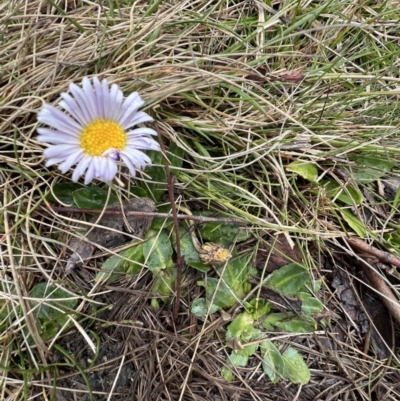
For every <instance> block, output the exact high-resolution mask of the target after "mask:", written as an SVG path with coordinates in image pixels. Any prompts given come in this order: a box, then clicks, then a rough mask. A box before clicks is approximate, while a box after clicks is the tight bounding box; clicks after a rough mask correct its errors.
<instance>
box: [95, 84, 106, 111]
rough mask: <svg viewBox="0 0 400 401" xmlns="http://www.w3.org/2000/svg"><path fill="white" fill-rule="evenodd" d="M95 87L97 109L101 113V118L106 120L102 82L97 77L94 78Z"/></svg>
mask: <svg viewBox="0 0 400 401" xmlns="http://www.w3.org/2000/svg"><path fill="white" fill-rule="evenodd" d="M93 86H94V90H95V95H96V107H97V110H98V113H99V117H101V118H105V116H106V113H105V109H104V96H103V89H102V87H101V82H100V81H99V79H98V78H97V77H94V78H93Z"/></svg>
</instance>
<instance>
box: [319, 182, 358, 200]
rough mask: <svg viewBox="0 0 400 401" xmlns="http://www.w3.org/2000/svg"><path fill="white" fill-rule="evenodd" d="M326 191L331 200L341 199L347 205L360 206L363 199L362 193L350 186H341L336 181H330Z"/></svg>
mask: <svg viewBox="0 0 400 401" xmlns="http://www.w3.org/2000/svg"><path fill="white" fill-rule="evenodd" d="M324 185H325V191H326V194H327V196H328V197H329V198H330V199H335V200H337V199H339V200H340V201H342V202H343V203H345V204H346V205H350V206H353V205H360V204H361V202H362V199H363V196H362V193H361V192H360V191H359V190H358V189H357V188H354V187H353V186H351V185H350V184H348V183H347V184H345V185H340V184H339V183H338V182H336V181H334V180H329V181H327V182H326V183H325V184H324Z"/></svg>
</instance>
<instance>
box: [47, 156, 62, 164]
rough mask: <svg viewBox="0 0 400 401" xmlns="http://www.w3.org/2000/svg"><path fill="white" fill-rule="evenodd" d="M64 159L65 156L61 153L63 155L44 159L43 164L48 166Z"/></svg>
mask: <svg viewBox="0 0 400 401" xmlns="http://www.w3.org/2000/svg"><path fill="white" fill-rule="evenodd" d="M64 161H65V156H64V155H63V156H57V157H52V158H51V159H49V160H47V161H46V164H45V166H46V167H50V166H52V165H53V164H58V163H62V162H64Z"/></svg>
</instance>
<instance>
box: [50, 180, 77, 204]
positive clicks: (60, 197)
mask: <svg viewBox="0 0 400 401" xmlns="http://www.w3.org/2000/svg"><path fill="white" fill-rule="evenodd" d="M81 188H84V187H83V186H82V185H81V184H78V183H75V182H62V183H57V184H54V185H53V193H51V192H50V193H49V194H48V195H47V197H46V198H47V200H48V201H49V202H57V203H64V204H67V205H69V206H76V204H75V202H74V198H73V196H72V193H73V192H74V191H76V190H78V189H81Z"/></svg>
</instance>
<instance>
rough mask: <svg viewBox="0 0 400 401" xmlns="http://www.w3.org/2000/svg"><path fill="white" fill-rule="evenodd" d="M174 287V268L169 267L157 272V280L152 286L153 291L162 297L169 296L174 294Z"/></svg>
mask: <svg viewBox="0 0 400 401" xmlns="http://www.w3.org/2000/svg"><path fill="white" fill-rule="evenodd" d="M153 274H154V273H153ZM175 285H176V268H175V266H170V267H167V268H165V269H163V270H160V271H158V273H157V278H156V280H155V282H154V285H153V291H154V292H156V293H157V294H158V295H160V296H163V297H164V296H170V295H172V294H173V293H174V292H175Z"/></svg>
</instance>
